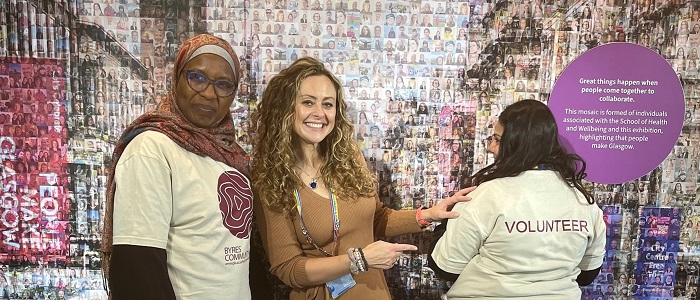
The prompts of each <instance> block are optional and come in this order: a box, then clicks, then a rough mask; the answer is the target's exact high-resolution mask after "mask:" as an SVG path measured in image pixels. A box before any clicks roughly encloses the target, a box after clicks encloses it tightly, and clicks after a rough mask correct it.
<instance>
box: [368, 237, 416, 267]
mask: <svg viewBox="0 0 700 300" xmlns="http://www.w3.org/2000/svg"><path fill="white" fill-rule="evenodd" d="M362 250H363V251H364V253H365V259H366V260H367V264H368V267H370V268H376V269H384V270H386V269H389V268H391V267H393V266H394V265H395V264H396V263H398V261H399V258H401V254H403V253H404V252H405V251H416V250H418V247H416V246H414V245H409V244H392V243H387V242H385V241H376V242H374V243H371V244H369V245H367V247H365V248H362Z"/></svg>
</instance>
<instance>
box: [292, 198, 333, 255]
mask: <svg viewBox="0 0 700 300" xmlns="http://www.w3.org/2000/svg"><path fill="white" fill-rule="evenodd" d="M329 190H330V192H331V212H332V214H333V248H332V249H334V250H331V251H335V246H336V244H337V243H338V232H339V230H340V218H338V200H337V199H336V197H335V195H334V194H333V188H332V187H329ZM294 196H295V198H296V201H297V211H298V212H299V224H301V233H303V234H304V236H305V237H306V240H307V241H308V242H309V243H310V244H311V245H313V246H314V248H316V249H317V250H318V251H321V253H323V254H324V255H325V256H329V257H330V256H333V254H332V253H330V252H328V251H326V250H324V249H323V248H321V246H319V245H318V244H316V242H315V241H314V239H313V238H311V235H309V230H308V229H306V225H305V224H304V218H302V217H301V197H300V196H299V189H298V188H296V189H294Z"/></svg>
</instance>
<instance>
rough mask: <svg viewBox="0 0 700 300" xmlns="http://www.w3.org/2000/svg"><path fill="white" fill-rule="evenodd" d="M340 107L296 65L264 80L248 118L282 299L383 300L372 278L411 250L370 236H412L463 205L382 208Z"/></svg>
mask: <svg viewBox="0 0 700 300" xmlns="http://www.w3.org/2000/svg"><path fill="white" fill-rule="evenodd" d="M346 108H347V107H346V103H345V100H344V99H343V90H342V86H341V84H340V82H339V81H338V79H337V78H335V77H334V76H333V74H332V73H331V72H330V71H329V70H327V69H326V68H325V67H324V66H323V64H322V63H321V62H319V61H317V60H315V59H313V58H309V57H306V58H302V59H299V60H297V61H295V62H294V63H293V64H292V65H291V66H289V67H288V68H286V69H284V70H282V71H281V72H280V73H279V74H278V75H276V76H274V77H273V78H272V79H271V80H270V82H269V83H268V85H267V89H266V90H265V92H264V93H263V98H262V101H261V102H260V104H258V112H257V113H256V114H255V115H254V116H253V124H255V125H256V128H255V133H256V134H255V138H254V141H253V171H252V177H253V187H254V189H255V193H254V194H255V197H256V200H255V205H254V208H255V214H256V218H257V221H256V222H257V223H258V226H259V227H260V233H261V235H262V238H263V246H264V247H265V250H266V251H267V253H268V255H269V257H270V264H271V267H270V271H271V272H272V273H273V274H275V275H276V276H277V277H279V278H280V279H281V280H282V281H283V282H284V283H285V284H287V285H289V286H291V287H292V288H293V290H292V292H291V295H290V299H331V298H332V297H333V298H336V299H357V298H359V297H367V299H390V298H391V296H390V294H389V289H388V288H387V285H386V280H385V279H384V273H383V272H382V270H383V269H389V268H391V267H393V266H394V265H395V264H396V261H397V260H398V258H399V257H400V256H401V254H402V253H403V252H404V251H415V250H417V248H416V247H415V246H413V245H405V244H391V243H387V242H384V241H376V242H375V236H378V237H384V236H395V235H400V234H406V233H416V232H420V231H421V230H422V229H423V228H425V227H426V226H428V225H429V224H430V222H431V221H436V220H439V219H443V218H454V217H457V215H456V214H454V213H453V212H450V211H449V210H448V208H449V207H451V206H452V205H453V204H455V203H457V202H460V201H467V200H469V199H470V198H469V197H468V196H467V195H466V194H467V193H468V192H469V191H470V190H468V189H465V190H461V191H459V192H457V193H456V194H455V196H453V197H450V198H448V199H446V200H444V201H442V202H441V203H440V204H438V205H436V206H434V207H432V208H430V209H426V210H421V209H419V210H414V211H409V210H402V211H394V210H392V209H389V208H386V207H384V206H383V205H382V203H381V202H379V198H378V197H377V190H376V184H375V179H374V177H373V176H372V175H371V174H370V172H369V170H368V169H367V165H366V164H365V161H364V158H363V156H362V154H361V152H360V148H359V146H358V145H357V143H356V142H355V141H353V139H352V137H353V128H352V125H351V124H350V122H349V121H348V119H347V116H346Z"/></svg>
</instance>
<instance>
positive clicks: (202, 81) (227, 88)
mask: <svg viewBox="0 0 700 300" xmlns="http://www.w3.org/2000/svg"><path fill="white" fill-rule="evenodd" d="M185 78H187V84H188V85H189V86H190V88H191V89H193V90H195V91H196V92H198V93H199V92H203V91H204V90H206V89H207V88H208V87H209V85H210V84H214V92H215V93H216V95H217V96H219V97H228V96H231V95H233V93H235V92H236V88H237V86H236V83H235V82H233V81H230V80H223V79H219V80H211V79H209V77H207V76H206V75H204V74H202V73H199V72H197V71H192V70H189V71H185Z"/></svg>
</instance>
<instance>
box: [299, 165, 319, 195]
mask: <svg viewBox="0 0 700 300" xmlns="http://www.w3.org/2000/svg"><path fill="white" fill-rule="evenodd" d="M297 168H298V169H299V170H301V171H302V172H304V174H306V176H309V178H311V181H309V187H310V188H311V189H312V190H315V189H316V188H317V187H318V176H316V177H313V176H311V175H309V173H306V171H304V169H302V168H299V167H297ZM316 175H318V171H316Z"/></svg>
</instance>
